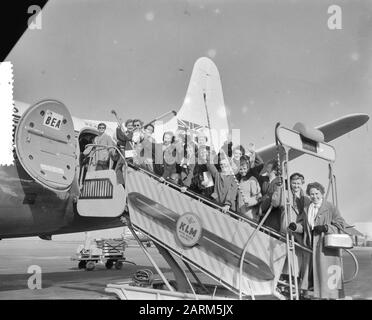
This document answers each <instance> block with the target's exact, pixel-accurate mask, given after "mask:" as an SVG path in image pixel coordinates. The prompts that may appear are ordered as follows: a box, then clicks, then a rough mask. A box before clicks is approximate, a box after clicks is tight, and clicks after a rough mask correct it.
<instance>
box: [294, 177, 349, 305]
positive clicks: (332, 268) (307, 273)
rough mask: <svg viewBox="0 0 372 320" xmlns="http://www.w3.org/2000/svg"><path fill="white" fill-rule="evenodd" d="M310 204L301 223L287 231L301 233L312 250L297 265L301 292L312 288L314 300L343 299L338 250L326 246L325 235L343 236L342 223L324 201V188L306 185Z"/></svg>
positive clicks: (312, 184)
mask: <svg viewBox="0 0 372 320" xmlns="http://www.w3.org/2000/svg"><path fill="white" fill-rule="evenodd" d="M306 193H307V194H308V195H309V197H310V200H311V203H310V205H309V206H308V208H305V213H304V214H303V216H302V219H301V221H299V222H298V223H295V222H292V223H291V224H290V225H289V226H288V229H289V231H290V232H299V233H303V234H304V244H305V245H307V246H310V247H312V249H313V252H312V254H305V255H304V256H305V257H304V258H305V259H304V260H303V263H302V266H301V278H302V281H301V289H302V290H305V291H306V290H309V289H311V287H313V288H314V298H322V299H339V298H344V287H343V270H342V261H341V253H340V248H337V247H333V248H331V247H327V246H326V244H325V241H324V238H325V237H326V235H330V234H339V233H344V230H345V220H344V219H343V218H342V217H341V215H340V213H339V211H338V209H337V208H336V207H335V206H334V205H332V204H331V203H330V202H328V201H326V200H325V199H324V187H323V186H322V185H321V184H320V183H318V182H313V183H309V184H308V186H307V188H306Z"/></svg>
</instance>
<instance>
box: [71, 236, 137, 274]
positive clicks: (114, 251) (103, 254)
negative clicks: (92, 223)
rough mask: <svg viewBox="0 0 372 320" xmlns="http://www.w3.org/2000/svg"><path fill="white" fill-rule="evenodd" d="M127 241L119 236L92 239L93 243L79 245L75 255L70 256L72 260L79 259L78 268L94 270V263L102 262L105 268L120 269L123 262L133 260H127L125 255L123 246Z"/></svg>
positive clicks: (124, 246)
mask: <svg viewBox="0 0 372 320" xmlns="http://www.w3.org/2000/svg"><path fill="white" fill-rule="evenodd" d="M126 247H127V242H126V241H125V240H123V239H121V238H119V239H94V243H93V244H92V245H90V246H89V247H88V248H86V247H84V246H83V245H80V246H79V247H78V249H77V253H76V255H75V256H73V257H72V258H71V260H72V261H79V263H78V268H79V269H85V270H87V271H92V270H94V268H95V266H96V263H102V264H104V265H105V267H106V269H111V268H112V267H113V266H115V269H117V270H120V269H121V268H122V267H123V263H130V264H133V265H135V263H134V262H132V261H128V260H127V259H126V257H125V254H124V252H125V248H126Z"/></svg>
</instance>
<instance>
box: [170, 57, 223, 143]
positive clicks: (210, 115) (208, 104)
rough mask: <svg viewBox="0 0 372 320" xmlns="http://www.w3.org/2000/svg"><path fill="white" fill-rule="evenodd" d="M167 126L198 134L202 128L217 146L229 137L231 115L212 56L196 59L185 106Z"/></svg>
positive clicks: (210, 141) (210, 140)
mask: <svg viewBox="0 0 372 320" xmlns="http://www.w3.org/2000/svg"><path fill="white" fill-rule="evenodd" d="M164 129H165V130H164V131H167V130H171V131H173V132H175V131H176V130H177V129H180V130H184V131H188V132H191V133H194V134H197V133H199V132H201V131H202V132H204V133H205V134H206V135H207V137H208V138H209V139H208V140H209V144H210V145H213V147H214V148H215V150H219V149H220V147H221V146H222V144H223V142H224V141H226V139H227V135H228V131H229V123H228V117H227V112H226V108H225V102H224V98H223V92H222V85H221V79H220V75H219V72H218V70H217V67H216V65H215V64H214V62H213V61H212V60H210V59H208V58H205V57H202V58H199V59H198V60H197V61H196V62H195V64H194V68H193V71H192V74H191V78H190V82H189V86H188V89H187V93H186V96H185V99H184V102H183V104H182V107H181V108H180V110H179V111H178V113H177V116H176V117H174V118H173V119H171V120H170V121H169V122H168V123H166V124H165V125H164ZM164 131H163V132H164Z"/></svg>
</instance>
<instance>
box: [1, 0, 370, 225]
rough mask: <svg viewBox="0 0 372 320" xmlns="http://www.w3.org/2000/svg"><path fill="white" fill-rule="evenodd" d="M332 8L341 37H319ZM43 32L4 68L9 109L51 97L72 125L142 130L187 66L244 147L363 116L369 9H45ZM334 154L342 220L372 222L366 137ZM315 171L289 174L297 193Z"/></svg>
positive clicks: (352, 138) (218, 4) (185, 5)
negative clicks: (196, 67)
mask: <svg viewBox="0 0 372 320" xmlns="http://www.w3.org/2000/svg"><path fill="white" fill-rule="evenodd" d="M330 5H339V6H340V8H341V10H342V29H339V30H330V29H329V28H328V24H327V22H328V19H329V18H330V16H331V14H329V13H328V8H329V6H330ZM41 21H42V25H41V29H40V30H39V29H34V30H27V32H26V33H25V34H24V36H23V37H22V38H21V39H20V40H19V42H18V43H17V45H16V46H15V47H14V48H13V50H12V51H11V53H10V54H9V56H8V58H7V60H8V61H11V62H12V63H13V65H14V98H15V99H16V100H20V101H24V102H27V103H35V102H37V101H39V100H41V99H45V98H54V99H57V100H60V101H62V102H63V103H64V104H65V105H66V106H67V107H68V108H69V110H70V111H71V113H72V115H74V116H76V117H81V118H87V119H100V120H109V121H114V118H113V117H112V115H111V114H110V111H111V109H112V108H115V109H116V110H117V111H118V113H119V114H120V116H121V117H122V118H123V119H126V118H134V117H135V118H141V119H143V120H144V121H150V120H152V119H154V118H155V117H157V116H158V115H160V114H163V113H164V112H167V111H169V110H178V109H179V108H180V106H181V105H182V103H183V99H184V97H185V94H186V90H187V87H188V82H189V79H190V75H191V72H192V67H193V64H194V63H195V61H196V60H197V59H198V58H199V57H202V56H206V57H209V58H211V59H212V60H213V61H214V62H215V64H216V65H217V67H218V69H219V73H220V76H221V80H222V88H223V93H224V100H225V105H226V107H227V108H228V114H229V121H230V126H231V128H234V129H240V130H241V138H240V139H241V142H242V143H243V145H248V143H249V142H253V143H255V144H256V146H257V148H259V147H263V146H265V145H267V144H270V143H273V142H274V127H275V124H276V122H281V123H282V124H283V125H286V126H288V127H292V126H293V125H294V124H295V123H296V122H298V121H301V122H304V123H306V124H307V125H309V126H317V125H320V124H322V123H325V122H328V121H330V120H333V119H335V118H338V117H341V116H344V115H346V114H350V113H367V114H369V115H370V116H371V115H372V112H371V111H372V107H371V106H372V2H370V1H358V0H354V1H351V0H348V1H345V0H344V1H336V0H333V1H326V0H315V1H295V0H283V1H280V2H278V1H276V0H264V1H262V0H255V1H248V0H239V1H236V0H229V1H219V0H204V1H203V0H200V1H196V0H189V1H181V0H157V1H154V0H141V1H139V0H129V1H121V0H110V1H98V0H89V1H88V0H73V1H72V0H63V1H62V0H54V1H53V0H51V1H49V2H48V3H47V5H46V6H45V8H44V10H43V11H42V20H41ZM369 126H370V125H369ZM332 145H334V146H335V148H336V151H337V161H336V164H335V173H336V175H337V182H338V192H339V207H340V211H341V214H342V215H343V216H344V218H345V219H346V220H347V222H349V223H354V222H367V221H372V197H371V192H372V170H371V169H370V166H371V163H372V129H370V128H369V127H368V124H367V125H365V126H363V127H361V128H359V129H357V130H355V131H353V132H352V133H349V134H347V135H345V136H343V137H341V138H339V139H337V140H336V141H334V142H333V143H332ZM292 166H293V167H292ZM292 168H293V169H292ZM325 169H326V165H325V164H323V165H322V164H321V163H320V162H319V160H314V159H310V158H306V157H302V158H300V159H298V160H295V161H293V162H292V163H291V167H290V170H296V171H301V172H303V173H304V175H305V178H306V183H308V182H310V181H320V182H323V183H326V179H327V172H326V170H325Z"/></svg>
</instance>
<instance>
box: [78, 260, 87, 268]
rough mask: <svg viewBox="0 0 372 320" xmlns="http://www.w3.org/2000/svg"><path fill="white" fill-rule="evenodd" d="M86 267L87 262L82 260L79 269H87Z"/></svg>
mask: <svg viewBox="0 0 372 320" xmlns="http://www.w3.org/2000/svg"><path fill="white" fill-rule="evenodd" d="M86 265H87V262H86V261H85V260H81V261H79V263H78V268H79V269H85V267H86Z"/></svg>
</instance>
